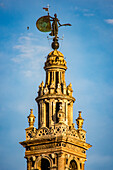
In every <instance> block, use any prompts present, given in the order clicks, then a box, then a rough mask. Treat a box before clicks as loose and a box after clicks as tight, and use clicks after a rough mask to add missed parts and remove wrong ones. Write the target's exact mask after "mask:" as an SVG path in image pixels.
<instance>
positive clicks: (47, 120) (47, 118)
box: [46, 103, 49, 128]
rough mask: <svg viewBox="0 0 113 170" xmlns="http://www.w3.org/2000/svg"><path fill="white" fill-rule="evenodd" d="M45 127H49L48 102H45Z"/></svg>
mask: <svg viewBox="0 0 113 170" xmlns="http://www.w3.org/2000/svg"><path fill="white" fill-rule="evenodd" d="M46 127H48V128H49V103H46Z"/></svg>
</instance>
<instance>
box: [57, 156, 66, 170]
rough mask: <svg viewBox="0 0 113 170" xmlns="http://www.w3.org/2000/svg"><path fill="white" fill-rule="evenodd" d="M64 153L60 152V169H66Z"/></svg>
mask: <svg viewBox="0 0 113 170" xmlns="http://www.w3.org/2000/svg"><path fill="white" fill-rule="evenodd" d="M64 167H65V166H64V154H63V153H59V154H58V170H64Z"/></svg>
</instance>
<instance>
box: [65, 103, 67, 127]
mask: <svg viewBox="0 0 113 170" xmlns="http://www.w3.org/2000/svg"><path fill="white" fill-rule="evenodd" d="M65 103H66V105H65V106H66V113H65V114H66V115H65V116H66V123H67V124H68V110H67V101H65Z"/></svg>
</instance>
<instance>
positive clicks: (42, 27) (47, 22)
mask: <svg viewBox="0 0 113 170" xmlns="http://www.w3.org/2000/svg"><path fill="white" fill-rule="evenodd" d="M43 9H44V10H45V11H48V15H46V16H42V17H40V18H39V19H38V20H37V22H36V27H37V28H38V30H39V31H41V32H51V33H50V34H49V35H50V36H54V38H53V42H55V43H54V46H53V45H52V48H53V49H54V48H58V47H59V44H58V28H59V27H61V26H71V24H60V22H59V19H58V18H57V14H54V17H51V16H50V15H49V7H48V8H43ZM51 22H52V24H51ZM52 44H53V43H52ZM56 44H57V47H56Z"/></svg>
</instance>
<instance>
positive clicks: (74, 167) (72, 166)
mask: <svg viewBox="0 0 113 170" xmlns="http://www.w3.org/2000/svg"><path fill="white" fill-rule="evenodd" d="M69 170H78V166H77V163H76V161H75V160H72V161H71V162H70V165H69Z"/></svg>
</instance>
